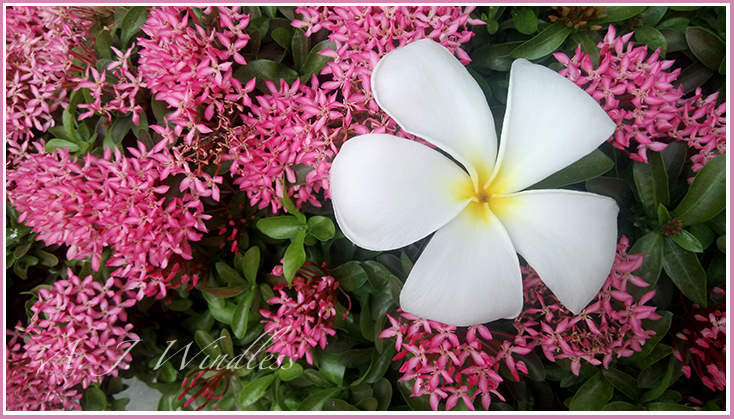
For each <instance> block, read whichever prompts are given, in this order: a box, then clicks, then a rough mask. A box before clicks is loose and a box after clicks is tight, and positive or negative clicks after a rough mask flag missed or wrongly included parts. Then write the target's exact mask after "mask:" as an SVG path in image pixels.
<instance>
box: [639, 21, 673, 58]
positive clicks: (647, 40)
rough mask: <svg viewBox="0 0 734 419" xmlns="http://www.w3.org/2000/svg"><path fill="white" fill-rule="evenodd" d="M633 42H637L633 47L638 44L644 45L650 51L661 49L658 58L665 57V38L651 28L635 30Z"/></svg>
mask: <svg viewBox="0 0 734 419" xmlns="http://www.w3.org/2000/svg"><path fill="white" fill-rule="evenodd" d="M635 41H637V42H636V43H635V45H637V44H638V43H639V44H645V45H647V46H648V47H649V48H650V50H651V51H655V50H657V49H658V48H662V52H661V53H660V57H665V53H666V52H667V49H668V41H667V40H666V39H665V36H663V34H662V33H660V31H659V30H657V29H655V28H653V27H652V26H640V27H637V28H635Z"/></svg>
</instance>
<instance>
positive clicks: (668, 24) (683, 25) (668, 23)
mask: <svg viewBox="0 0 734 419" xmlns="http://www.w3.org/2000/svg"><path fill="white" fill-rule="evenodd" d="M689 22H690V20H689V19H686V18H684V17H673V18H670V19H665V20H664V21H662V22H660V24H659V25H658V26H657V28H658V29H660V30H661V31H662V30H664V29H672V30H674V31H676V32H685V31H686V29H688V23H689ZM684 38H685V37H684ZM686 49H688V44H687V43H686Z"/></svg>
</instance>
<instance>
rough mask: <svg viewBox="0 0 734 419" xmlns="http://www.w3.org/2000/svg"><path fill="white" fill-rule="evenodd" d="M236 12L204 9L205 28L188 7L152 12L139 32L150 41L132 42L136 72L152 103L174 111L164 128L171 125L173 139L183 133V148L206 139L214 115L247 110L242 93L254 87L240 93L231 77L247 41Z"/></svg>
mask: <svg viewBox="0 0 734 419" xmlns="http://www.w3.org/2000/svg"><path fill="white" fill-rule="evenodd" d="M238 10H239V6H235V7H233V8H231V9H230V8H226V7H221V6H220V7H211V6H210V7H207V8H206V9H204V10H203V13H204V14H206V15H210V16H211V21H209V22H206V21H201V20H200V19H199V18H198V17H197V16H196V14H195V13H194V12H193V10H192V8H191V7H187V6H170V7H162V8H157V9H153V10H152V11H151V12H150V16H149V17H148V20H147V21H146V22H145V25H143V26H142V27H141V29H142V30H143V32H145V34H146V35H148V37H149V38H150V39H145V38H139V40H138V44H139V45H140V59H139V65H138V71H139V72H140V75H141V77H142V78H143V80H144V81H145V82H146V85H147V87H148V89H150V91H151V92H152V93H153V94H154V95H155V98H156V99H157V100H160V101H164V102H167V103H168V106H169V108H173V109H174V111H173V113H171V114H170V115H168V116H167V118H166V125H167V124H168V123H169V122H170V123H173V124H174V127H173V134H175V137H182V136H184V130H186V133H185V138H184V139H185V142H186V144H189V145H191V144H192V143H194V142H198V141H195V137H199V136H200V135H201V134H208V133H211V132H212V130H213V129H215V128H216V127H217V126H218V125H219V118H221V116H218V117H217V118H214V117H215V115H222V114H224V113H225V112H226V111H229V112H232V111H233V110H236V109H237V108H239V109H241V105H240V104H242V105H244V106H249V105H250V99H249V97H248V96H247V93H248V92H250V91H252V89H253V87H254V84H253V85H252V86H251V85H248V86H247V88H243V87H242V84H241V83H240V82H239V80H237V79H235V78H234V77H233V76H232V71H233V69H232V65H233V64H234V63H237V64H242V65H244V64H245V63H246V62H245V59H244V58H243V57H242V55H241V54H240V52H239V51H240V50H241V49H242V48H244V47H245V45H247V42H248V40H249V39H250V36H249V35H247V34H246V33H244V29H245V28H246V27H247V25H248V24H249V22H250V16H249V15H246V14H242V13H238ZM189 20H190V21H191V22H189ZM199 107H201V108H204V111H203V113H204V114H203V115H202V114H201V113H200V112H199V109H198V108H199ZM165 128H167V126H165Z"/></svg>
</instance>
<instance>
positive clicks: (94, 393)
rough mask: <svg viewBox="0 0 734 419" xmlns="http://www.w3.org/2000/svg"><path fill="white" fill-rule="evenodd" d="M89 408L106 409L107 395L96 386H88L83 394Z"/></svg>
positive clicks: (95, 409)
mask: <svg viewBox="0 0 734 419" xmlns="http://www.w3.org/2000/svg"><path fill="white" fill-rule="evenodd" d="M85 398H86V400H87V406H88V407H89V410H94V411H101V410H105V409H107V396H105V394H104V392H103V391H102V390H100V389H99V388H97V387H94V386H90V387H89V389H87V394H86V395H85Z"/></svg>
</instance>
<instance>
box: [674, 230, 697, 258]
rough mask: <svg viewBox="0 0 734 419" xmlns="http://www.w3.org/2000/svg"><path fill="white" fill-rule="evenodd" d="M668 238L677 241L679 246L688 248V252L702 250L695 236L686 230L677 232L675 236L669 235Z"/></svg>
mask: <svg viewBox="0 0 734 419" xmlns="http://www.w3.org/2000/svg"><path fill="white" fill-rule="evenodd" d="M670 238H671V239H673V240H674V241H675V242H676V243H678V245H679V246H680V247H682V248H683V249H685V250H688V251H689V252H694V253H701V252H703V246H702V245H701V242H699V241H698V239H697V238H696V236H694V235H693V234H691V233H689V232H687V231H686V230H683V231H681V232H680V234H678V235H677V236H670Z"/></svg>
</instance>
